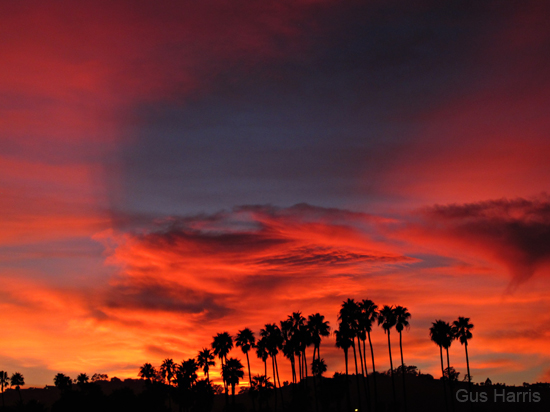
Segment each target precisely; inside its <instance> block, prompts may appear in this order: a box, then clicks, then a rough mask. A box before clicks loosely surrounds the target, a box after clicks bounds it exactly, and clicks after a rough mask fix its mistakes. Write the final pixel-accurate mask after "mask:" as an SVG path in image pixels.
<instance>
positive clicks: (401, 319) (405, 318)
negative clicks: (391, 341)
mask: <svg viewBox="0 0 550 412" xmlns="http://www.w3.org/2000/svg"><path fill="white" fill-rule="evenodd" d="M394 311H395V316H396V323H395V330H397V332H399V349H400V351H401V372H402V374H403V400H404V402H403V403H404V405H405V412H406V411H407V391H406V388H405V362H404V361H403V338H402V337H403V335H402V333H401V332H403V329H405V328H407V329H408V328H409V319H410V317H411V314H410V313H409V311H408V309H407V308H404V307H403V306H396V308H395V309H394Z"/></svg>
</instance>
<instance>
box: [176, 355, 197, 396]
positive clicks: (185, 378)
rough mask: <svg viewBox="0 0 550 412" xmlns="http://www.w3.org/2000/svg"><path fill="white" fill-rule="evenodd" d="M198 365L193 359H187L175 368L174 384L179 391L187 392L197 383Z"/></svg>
mask: <svg viewBox="0 0 550 412" xmlns="http://www.w3.org/2000/svg"><path fill="white" fill-rule="evenodd" d="M198 370H199V365H198V364H197V362H196V361H195V359H194V358H189V359H187V360H186V361H182V362H181V363H180V364H179V365H176V366H175V376H176V383H177V385H178V388H179V389H180V390H184V391H185V390H189V389H191V388H192V387H193V386H195V384H196V383H197V379H198V376H197V371H198Z"/></svg>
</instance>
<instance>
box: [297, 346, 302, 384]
mask: <svg viewBox="0 0 550 412" xmlns="http://www.w3.org/2000/svg"><path fill="white" fill-rule="evenodd" d="M302 372H303V370H302V353H301V352H298V373H299V375H300V382H301V381H302Z"/></svg>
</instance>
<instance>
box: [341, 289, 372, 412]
mask: <svg viewBox="0 0 550 412" xmlns="http://www.w3.org/2000/svg"><path fill="white" fill-rule="evenodd" d="M359 313H360V310H359V306H358V305H357V303H356V302H355V300H354V299H348V300H346V301H344V302H343V303H342V307H341V308H340V312H339V314H338V320H340V322H341V323H345V324H347V330H348V331H349V334H350V338H351V344H352V348H353V359H354V361H355V380H356V383H357V401H358V404H359V409H361V394H360V389H359V369H358V367H357V353H356V351H355V338H357V342H358V343H359V337H358V336H359ZM358 347H359V358H360V359H359V360H360V362H361V369H363V361H362V359H363V358H362V356H361V346H359V345H358ZM363 372H364V371H363ZM362 375H363V373H362ZM364 385H365V381H363V386H364ZM364 390H365V394H366V395H367V397H368V396H369V395H368V391H367V388H366V387H365V388H364ZM367 409H370V404H369V401H368V400H367Z"/></svg>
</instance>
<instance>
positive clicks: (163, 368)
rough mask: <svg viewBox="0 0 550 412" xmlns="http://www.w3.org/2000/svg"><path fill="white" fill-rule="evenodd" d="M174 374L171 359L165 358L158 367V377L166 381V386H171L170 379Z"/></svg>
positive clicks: (173, 365)
mask: <svg viewBox="0 0 550 412" xmlns="http://www.w3.org/2000/svg"><path fill="white" fill-rule="evenodd" d="M175 373H176V364H175V363H174V361H173V360H172V359H169V358H166V359H164V361H163V362H162V365H160V376H162V379H164V380H166V382H167V383H168V386H171V385H172V379H173V378H174V375H175Z"/></svg>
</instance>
